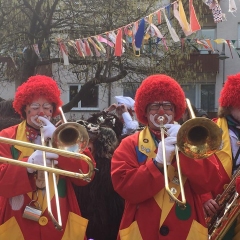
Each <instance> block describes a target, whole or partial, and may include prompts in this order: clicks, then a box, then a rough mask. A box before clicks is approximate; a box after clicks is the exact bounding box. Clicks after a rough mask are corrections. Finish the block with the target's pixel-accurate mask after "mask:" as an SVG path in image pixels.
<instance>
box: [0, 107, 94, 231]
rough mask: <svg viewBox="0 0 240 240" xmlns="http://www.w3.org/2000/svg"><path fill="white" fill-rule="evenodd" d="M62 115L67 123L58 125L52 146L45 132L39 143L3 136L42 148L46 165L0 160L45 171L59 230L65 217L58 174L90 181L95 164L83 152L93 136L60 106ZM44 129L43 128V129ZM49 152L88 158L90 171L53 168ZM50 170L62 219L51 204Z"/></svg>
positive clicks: (23, 144) (6, 159) (0, 160)
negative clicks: (45, 138)
mask: <svg viewBox="0 0 240 240" xmlns="http://www.w3.org/2000/svg"><path fill="white" fill-rule="evenodd" d="M59 110H60V113H61V117H62V119H63V124H62V125H60V126H59V127H57V128H56V130H55V131H54V133H53V136H52V139H50V140H49V144H50V146H46V143H45V141H44V136H43V134H42V131H41V142H42V145H37V144H33V143H28V142H23V141H19V140H14V139H9V138H4V137H0V142H2V143H6V144H10V145H18V146H22V147H27V148H31V149H34V150H41V151H43V162H44V166H41V165H37V164H32V163H27V162H22V161H16V160H14V159H11V158H5V157H0V162H5V163H8V164H13V165H18V166H22V167H26V168H33V169H36V170H38V171H44V179H45V182H46V199H47V206H48V213H49V216H50V218H51V219H52V222H53V224H54V226H55V227H56V229H58V230H62V220H61V213H60V206H59V198H58V191H57V181H56V176H55V174H59V175H63V176H67V177H73V178H78V179H83V180H85V181H87V182H89V181H91V177H92V175H93V172H94V170H96V169H95V168H94V164H93V162H92V160H91V159H90V158H89V157H88V156H86V155H84V154H82V153H79V152H82V151H83V150H84V149H85V148H86V147H87V145H88V141H89V137H88V133H87V130H86V129H85V128H84V127H83V126H81V125H80V124H78V123H75V122H68V123H67V122H66V118H65V116H64V115H63V112H62V109H61V108H59ZM40 130H41V128H40ZM46 152H50V153H56V154H58V155H61V156H65V157H72V158H76V159H79V160H84V161H85V162H86V163H87V164H88V167H89V169H88V173H83V172H82V171H81V170H80V169H79V173H77V172H70V171H66V170H61V169H56V168H54V165H53V163H52V166H51V167H47V166H46ZM48 173H51V174H52V175H53V184H54V193H55V199H56V208H57V216H58V221H57V220H56V219H55V218H54V216H53V214H52V210H51V203H50V190H49V181H48Z"/></svg>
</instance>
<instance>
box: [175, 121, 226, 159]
mask: <svg viewBox="0 0 240 240" xmlns="http://www.w3.org/2000/svg"><path fill="white" fill-rule="evenodd" d="M221 143H222V130H221V129H220V128H219V127H218V126H217V124H216V123H214V122H213V121H211V120H210V119H208V118H202V117H197V118H193V119H190V120H188V121H186V122H185V123H183V125H182V126H181V128H180V129H179V132H178V134H177V146H178V148H179V150H180V151H181V152H182V153H183V154H184V155H186V156H187V157H189V158H194V159H202V158H207V157H209V156H211V155H212V154H214V153H215V152H216V151H217V150H219V147H220V145H221Z"/></svg>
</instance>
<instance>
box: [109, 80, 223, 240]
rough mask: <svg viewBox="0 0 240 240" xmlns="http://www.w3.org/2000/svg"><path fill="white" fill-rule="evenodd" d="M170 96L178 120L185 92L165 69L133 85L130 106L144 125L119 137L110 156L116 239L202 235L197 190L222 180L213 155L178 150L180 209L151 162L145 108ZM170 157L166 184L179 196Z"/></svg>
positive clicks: (203, 239) (202, 239)
mask: <svg viewBox="0 0 240 240" xmlns="http://www.w3.org/2000/svg"><path fill="white" fill-rule="evenodd" d="M156 101H157V102H161V101H169V102H171V103H172V104H173V105H174V109H175V118H174V120H175V121H177V120H179V119H180V118H181V116H182V114H183V113H184V111H185V108H186V104H185V95H184V92H183V90H182V88H181V87H180V85H179V84H178V83H177V82H176V81H175V80H174V79H172V78H171V77H169V76H166V75H152V76H149V77H147V78H146V79H145V80H144V81H143V82H142V84H141V86H140V87H139V88H138V90H137V92H136V97H135V112H136V115H137V118H138V121H139V122H141V123H142V124H144V125H146V127H145V128H144V129H143V130H142V131H140V132H136V133H135V134H133V135H131V136H129V137H127V138H125V139H123V140H122V142H121V144H120V145H119V147H118V148H117V149H116V150H115V152H114V155H113V158H112V167H111V176H112V182H113V186H114V189H115V190H116V191H117V192H118V193H119V194H120V195H121V196H122V197H123V198H124V199H125V209H124V213H123V217H122V221H121V224H120V229H119V236H118V239H121V240H133V239H134V240H149V239H151V240H160V239H166V240H173V239H178V240H186V239H188V240H207V239H208V230H207V228H206V225H205V218H204V212H203V209H202V203H201V198H200V195H201V194H203V193H205V192H208V191H209V190H212V189H213V188H214V187H215V186H216V185H217V184H218V183H219V182H221V181H222V175H221V172H220V171H219V162H218V160H217V158H216V157H215V156H211V157H209V158H207V159H204V160H195V159H190V158H189V157H187V156H185V155H183V154H182V153H181V152H180V153H179V157H180V165H181V170H182V175H183V183H184V190H185V196H186V200H187V204H186V208H185V209H184V210H183V209H181V208H180V207H179V206H178V205H177V204H176V203H175V202H174V201H172V200H171V199H170V197H169V195H168V193H167V192H166V190H165V184H164V175H163V173H162V172H161V171H160V170H159V169H158V168H157V167H156V165H155V163H154V161H153V159H154V158H155V157H156V152H157V144H156V142H155V140H154V135H153V134H152V132H151V129H150V127H149V121H148V119H147V117H146V114H147V113H146V109H147V107H148V105H149V104H151V103H153V102H156ZM160 141H161V140H160ZM175 160H176V159H175V157H174V158H173V160H172V163H171V165H169V166H168V178H169V187H170V189H174V191H175V196H176V197H177V198H178V199H180V200H181V194H180V186H179V178H178V172H177V168H176V161H175Z"/></svg>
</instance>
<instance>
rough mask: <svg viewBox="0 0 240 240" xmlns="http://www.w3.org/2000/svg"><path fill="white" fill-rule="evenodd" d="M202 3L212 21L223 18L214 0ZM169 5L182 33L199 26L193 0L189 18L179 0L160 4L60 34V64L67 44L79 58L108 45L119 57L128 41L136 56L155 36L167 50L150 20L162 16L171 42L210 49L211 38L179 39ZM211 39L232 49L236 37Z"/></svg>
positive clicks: (65, 57) (104, 51)
mask: <svg viewBox="0 0 240 240" xmlns="http://www.w3.org/2000/svg"><path fill="white" fill-rule="evenodd" d="M230 1H231V2H232V5H231V12H233V11H236V10H237V9H236V5H234V4H235V2H234V0H230ZM205 4H207V5H208V6H209V8H210V9H212V13H213V18H214V21H215V22H216V23H217V22H220V21H223V18H224V14H223V13H222V11H221V7H220V5H219V4H218V1H217V0H206V1H205ZM171 7H173V14H174V17H175V18H176V19H177V21H178V23H179V25H180V26H181V28H182V30H183V32H184V34H185V36H186V37H187V36H189V35H191V34H192V33H194V32H197V31H199V30H201V26H200V24H199V22H198V19H197V16H196V12H195V9H194V6H193V0H189V22H188V20H187V17H186V14H185V11H184V8H183V3H182V0H177V1H175V2H173V3H170V4H169V5H167V6H165V7H163V8H160V9H158V10H157V11H155V12H153V13H151V14H149V15H148V16H146V17H143V18H142V19H140V20H138V21H136V22H133V23H129V24H127V25H125V26H122V27H120V28H118V29H115V30H111V31H108V32H105V33H101V34H98V35H95V36H90V37H86V38H81V39H75V40H69V39H68V40H63V39H62V38H60V37H59V38H57V43H58V45H59V49H60V51H61V54H62V58H63V62H64V65H69V59H68V47H67V45H68V46H70V47H73V48H74V50H75V51H76V53H77V54H78V55H79V56H80V57H83V58H85V57H91V56H95V57H104V56H107V54H108V53H107V51H108V48H112V49H114V55H115V56H117V57H120V56H122V54H123V53H124V52H125V47H128V46H129V45H131V47H132V48H133V51H134V54H135V56H140V49H141V47H142V46H143V42H144V41H147V40H148V39H150V38H151V39H156V41H157V42H158V44H163V45H164V47H165V49H166V50H168V41H167V39H166V38H165V37H164V35H163V34H162V33H161V31H160V29H159V28H158V27H157V26H156V25H155V24H154V22H156V21H157V24H158V25H160V24H161V23H162V20H163V19H164V20H165V22H166V25H167V28H168V30H169V33H170V36H171V38H172V40H173V41H174V42H181V44H182V46H184V41H185V40H187V41H195V42H196V43H197V44H199V45H201V46H202V47H203V48H205V49H210V50H212V51H214V49H213V47H212V44H211V39H202V40H200V39H191V40H190V39H185V38H182V39H180V38H179V37H178V35H177V33H176V31H175V29H174V28H173V27H172V24H171V21H170V10H171ZM229 11H230V5H229ZM214 41H215V42H216V43H217V44H220V43H226V44H227V45H228V46H229V48H230V51H231V47H232V48H234V49H235V47H234V43H235V42H236V40H225V39H216V40H214ZM32 47H33V49H34V51H35V53H36V54H37V56H38V57H39V60H40V61H42V58H41V55H40V53H39V50H38V45H37V44H34V45H33V46H32ZM235 50H236V49H235ZM236 52H237V50H236ZM237 54H238V56H239V58H240V54H239V53H238V52H237ZM231 55H232V52H231Z"/></svg>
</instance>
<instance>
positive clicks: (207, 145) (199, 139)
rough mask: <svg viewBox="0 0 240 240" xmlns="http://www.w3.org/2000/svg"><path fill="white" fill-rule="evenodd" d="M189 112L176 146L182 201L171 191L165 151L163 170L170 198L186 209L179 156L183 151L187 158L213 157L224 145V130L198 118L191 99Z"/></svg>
mask: <svg viewBox="0 0 240 240" xmlns="http://www.w3.org/2000/svg"><path fill="white" fill-rule="evenodd" d="M186 103H187V107H188V110H189V111H190V115H191V119H189V120H188V121H186V122H185V123H184V124H183V125H182V126H181V127H180V129H179V131H178V134H177V144H176V145H175V155H176V163H177V170H178V176H179V185H180V191H181V198H182V201H180V200H179V199H178V198H176V197H175V196H174V195H173V193H172V192H171V190H170V189H169V183H168V174H167V162H166V153H165V151H163V168H164V181H165V189H166V191H167V193H168V194H169V195H170V197H171V198H172V199H173V200H174V201H175V202H176V203H177V204H178V205H179V206H180V207H181V208H183V209H184V208H185V207H186V198H185V192H184V188H183V181H182V174H181V168H180V161H179V154H178V151H181V152H182V153H183V154H184V155H185V156H187V157H189V158H193V159H203V158H207V157H209V156H211V155H212V154H214V153H215V152H216V151H217V150H219V149H220V146H221V144H222V130H221V129H220V128H219V127H218V126H217V124H215V123H214V122H213V121H211V120H210V119H207V118H203V117H196V116H195V114H194V112H193V109H192V106H191V103H190V101H189V99H187V98H186ZM163 120H164V118H163V117H162V116H161V117H159V121H160V131H161V139H162V145H163V149H165V143H164V135H165V134H166V135H168V134H167V131H166V129H165V127H164V125H163Z"/></svg>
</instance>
